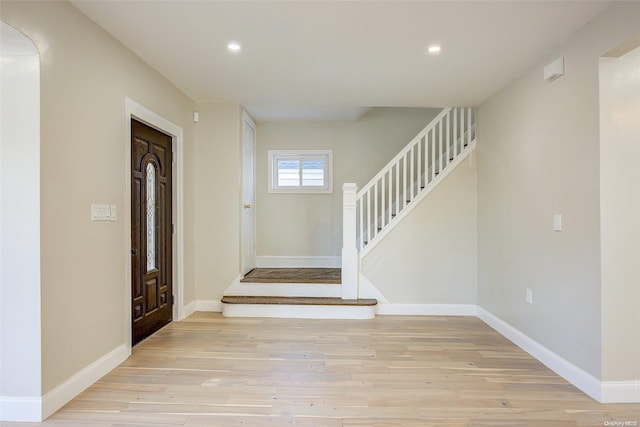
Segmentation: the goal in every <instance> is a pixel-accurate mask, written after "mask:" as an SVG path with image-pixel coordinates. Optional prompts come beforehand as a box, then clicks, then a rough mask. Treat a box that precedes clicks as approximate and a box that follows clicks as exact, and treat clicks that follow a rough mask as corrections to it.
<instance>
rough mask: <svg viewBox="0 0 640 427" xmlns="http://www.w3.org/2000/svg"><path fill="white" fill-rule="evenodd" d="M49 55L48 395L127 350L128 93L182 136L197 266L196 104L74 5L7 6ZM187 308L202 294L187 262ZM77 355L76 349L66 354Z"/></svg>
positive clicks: (5, 16) (45, 219) (45, 142)
mask: <svg viewBox="0 0 640 427" xmlns="http://www.w3.org/2000/svg"><path fill="white" fill-rule="evenodd" d="M0 19H2V21H4V22H6V23H8V24H9V25H11V26H13V27H14V28H16V29H18V30H19V31H21V32H22V33H24V34H25V35H27V36H28V37H30V38H31V39H32V40H33V41H34V43H35V44H36V46H37V47H38V50H39V51H40V57H41V227H42V229H41V261H42V263H41V266H42V337H43V338H42V341H43V342H42V352H43V354H42V366H43V378H42V393H43V394H44V393H47V392H49V391H51V390H52V389H53V388H54V387H56V386H57V385H59V384H61V383H62V382H64V381H65V380H68V379H69V378H70V377H71V376H72V375H74V374H75V373H77V372H78V371H79V370H81V369H83V368H85V367H87V366H88V365H89V364H90V363H92V362H94V361H96V360H97V359H98V358H100V357H102V356H104V355H105V354H107V353H108V352H109V351H111V350H113V349H114V348H116V347H118V346H119V345H121V344H123V343H124V340H125V330H126V328H128V327H129V326H128V325H125V324H124V323H125V311H124V310H125V289H126V283H127V278H125V262H126V259H127V256H128V251H127V250H126V246H127V242H126V240H127V234H128V233H127V232H126V231H125V230H124V221H123V220H122V218H120V219H119V220H118V221H117V222H115V223H111V222H91V221H90V205H91V204H92V203H109V204H116V205H117V206H118V207H119V208H120V212H124V209H123V207H124V204H125V200H124V194H125V189H124V182H125V174H126V173H127V171H125V170H124V159H125V156H126V155H127V153H126V152H125V151H126V150H125V119H124V105H125V97H129V98H131V99H133V100H135V101H136V102H138V103H139V104H141V105H143V106H145V107H147V108H149V109H150V110H153V111H155V112H156V113H157V114H159V115H161V116H163V117H165V118H166V119H167V120H169V121H171V122H173V123H175V124H176V125H178V126H181V127H182V128H183V129H184V142H185V147H184V154H185V185H184V187H185V189H186V191H185V224H186V247H185V259H186V260H189V259H192V258H193V255H194V254H193V248H192V237H191V236H192V235H193V227H192V226H191V223H192V221H190V219H191V218H192V217H193V193H192V191H191V190H190V188H193V181H194V175H193V172H192V170H193V167H192V164H193V155H194V153H193V125H192V123H191V120H190V118H191V112H192V111H193V107H194V104H193V102H192V101H191V100H190V99H189V98H187V97H186V96H184V95H183V94H182V93H181V92H180V91H178V90H177V89H176V88H175V87H174V86H173V85H172V84H170V83H169V82H168V81H167V80H166V79H165V78H163V77H162V76H161V75H160V74H158V73H157V72H155V71H153V70H152V69H151V68H149V67H148V66H147V65H146V64H144V63H143V62H142V61H141V60H140V59H139V58H138V57H136V56H135V55H134V54H133V53H132V52H131V51H129V50H127V49H126V48H124V47H123V46H122V45H121V44H119V43H118V42H116V41H115V40H114V39H113V38H112V37H111V36H109V35H108V34H107V33H106V32H105V31H103V30H101V29H100V28H99V27H97V26H96V25H95V24H94V23H93V22H91V21H90V20H89V19H87V18H86V17H85V16H84V15H82V14H81V13H80V12H78V11H77V10H76V9H75V8H74V7H72V6H71V5H70V4H68V3H66V2H15V3H14V2H6V1H3V2H2V7H1V9H0ZM185 267H186V271H185V278H186V289H185V295H186V296H187V302H188V300H190V299H193V298H194V297H195V292H194V290H193V287H192V283H193V264H192V263H191V262H190V261H187V263H186V266H185ZM69 349H73V351H69Z"/></svg>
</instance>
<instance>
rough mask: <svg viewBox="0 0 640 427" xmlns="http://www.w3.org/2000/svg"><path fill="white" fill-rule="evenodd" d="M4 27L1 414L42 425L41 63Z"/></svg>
mask: <svg viewBox="0 0 640 427" xmlns="http://www.w3.org/2000/svg"><path fill="white" fill-rule="evenodd" d="M0 25H1V27H0V31H1V32H0V66H1V69H0V76H1V78H0V80H1V85H0V93H2V96H1V97H0V99H1V102H0V104H1V109H0V120H1V123H0V133H1V135H0V189H1V190H0V371H1V372H2V375H0V414H1V420H5V421H9V420H12V421H40V420H41V418H42V397H41V396H42V337H41V303H40V301H41V299H40V56H39V53H38V49H37V48H36V47H35V45H34V44H33V42H32V41H31V40H30V39H29V38H27V37H26V36H25V35H24V34H22V33H21V32H19V31H17V30H16V29H14V28H12V27H11V26H9V25H7V24H5V23H4V22H0Z"/></svg>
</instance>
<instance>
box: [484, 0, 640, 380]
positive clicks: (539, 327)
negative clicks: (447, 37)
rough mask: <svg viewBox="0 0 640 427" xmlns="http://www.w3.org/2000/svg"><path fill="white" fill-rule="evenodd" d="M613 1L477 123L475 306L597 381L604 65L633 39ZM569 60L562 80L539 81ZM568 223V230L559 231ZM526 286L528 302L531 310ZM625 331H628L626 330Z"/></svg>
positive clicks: (628, 6) (637, 12)
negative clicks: (557, 226)
mask: <svg viewBox="0 0 640 427" xmlns="http://www.w3.org/2000/svg"><path fill="white" fill-rule="evenodd" d="M638 22H640V3H637V2H620V3H614V4H613V5H612V6H611V7H610V8H609V9H608V10H607V11H606V12H605V13H604V14H602V15H601V16H599V17H597V18H596V19H594V20H593V21H591V22H590V23H589V24H587V25H586V26H585V27H583V28H582V29H581V30H579V31H578V32H577V33H575V34H574V35H573V36H572V37H571V38H570V39H569V40H568V41H566V42H565V43H563V44H562V45H561V46H559V47H558V48H556V49H554V50H553V51H552V52H551V53H550V54H549V55H548V56H547V57H545V58H544V59H543V60H541V61H540V62H539V63H537V64H535V65H533V66H532V67H530V68H529V69H528V70H526V71H525V72H524V73H523V74H522V75H521V76H520V77H519V78H517V79H515V80H514V81H512V82H511V83H509V84H508V85H507V86H505V87H504V88H503V89H502V90H501V91H500V92H499V93H497V94H496V95H495V96H493V97H492V98H490V99H489V100H487V101H486V102H484V103H483V104H482V105H481V106H480V109H479V114H478V140H479V144H478V302H479V305H480V306H481V307H483V308H484V309H486V310H488V311H489V312H491V313H493V314H494V315H496V316H498V317H500V318H501V319H502V320H504V321H506V322H507V323H509V324H510V325H512V326H514V327H515V328H517V329H519V330H520V331H522V332H524V333H525V334H526V335H528V336H529V337H531V338H532V339H534V340H535V341H537V342H539V343H541V344H542V345H544V346H546V347H547V348H549V349H550V350H551V351H553V352H555V353H557V354H558V355H560V356H562V357H563V358H565V359H566V360H568V361H569V362H571V363H573V364H575V365H576V366H578V367H579V368H581V369H583V370H585V371H587V372H588V373H590V374H591V375H593V376H595V377H596V378H600V377H601V357H600V354H601V344H602V342H601V322H600V317H601V298H600V273H601V272H600V175H599V167H600V146H599V128H598V122H599V100H598V59H599V57H600V56H601V55H603V54H604V53H606V52H607V51H609V50H611V49H612V48H614V47H616V46H617V45H619V44H620V43H622V42H623V41H625V40H627V39H629V38H632V37H633V36H637V33H638V28H639V27H638ZM560 56H564V58H565V70H566V74H565V76H563V77H561V78H560V79H558V80H556V81H555V82H553V83H547V82H545V81H543V79H542V76H543V68H544V66H545V65H546V64H547V63H549V62H550V61H552V60H554V59H556V58H558V57H560ZM556 213H559V214H562V215H563V226H564V228H563V231H561V232H554V231H553V229H552V224H553V215H554V214H556ZM525 288H531V289H532V290H533V304H532V305H529V304H526V303H525ZM626 333H632V331H631V330H630V329H627V330H626Z"/></svg>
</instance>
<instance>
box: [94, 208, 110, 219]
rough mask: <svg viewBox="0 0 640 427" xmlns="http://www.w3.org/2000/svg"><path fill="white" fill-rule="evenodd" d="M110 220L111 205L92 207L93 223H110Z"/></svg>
mask: <svg viewBox="0 0 640 427" xmlns="http://www.w3.org/2000/svg"><path fill="white" fill-rule="evenodd" d="M110 219H111V206H110V205H91V221H109V220H110Z"/></svg>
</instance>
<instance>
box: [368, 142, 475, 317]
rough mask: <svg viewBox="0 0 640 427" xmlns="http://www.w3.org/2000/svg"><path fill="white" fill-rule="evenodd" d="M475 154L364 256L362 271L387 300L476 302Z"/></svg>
mask: <svg viewBox="0 0 640 427" xmlns="http://www.w3.org/2000/svg"><path fill="white" fill-rule="evenodd" d="M474 155H475V154H474V153H472V154H471V155H470V157H469V158H467V159H466V160H464V161H463V162H462V163H461V164H460V165H458V167H457V168H456V169H455V170H453V171H452V172H451V173H450V174H449V175H448V176H447V177H446V179H444V180H443V181H442V183H441V184H440V185H439V186H438V187H437V188H436V189H435V190H434V191H433V192H431V193H430V194H429V195H427V197H426V198H425V199H424V200H422V201H421V202H420V204H419V205H418V206H417V207H416V208H414V209H413V210H412V211H411V212H410V213H409V215H408V216H407V217H406V218H404V219H403V220H402V222H400V223H399V224H398V225H397V226H396V227H395V228H394V229H393V231H392V232H391V233H390V234H388V235H387V236H386V237H385V238H384V239H383V240H382V241H381V242H380V243H379V244H378V245H377V246H376V247H374V248H373V249H372V250H371V252H369V253H368V254H367V255H366V256H365V257H364V259H363V260H362V274H363V275H365V276H366V278H367V279H369V281H370V282H371V283H372V284H373V285H374V286H375V287H376V289H378V291H380V293H382V295H384V296H385V298H386V299H387V300H389V302H390V303H408V304H409V303H411V304H476V303H477V297H476V289H477V281H476V274H477V268H476V259H477V242H476V236H477V229H476V216H477V212H476V207H477V197H476V195H477V192H476V190H477V185H476V167H475V162H474Z"/></svg>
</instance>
